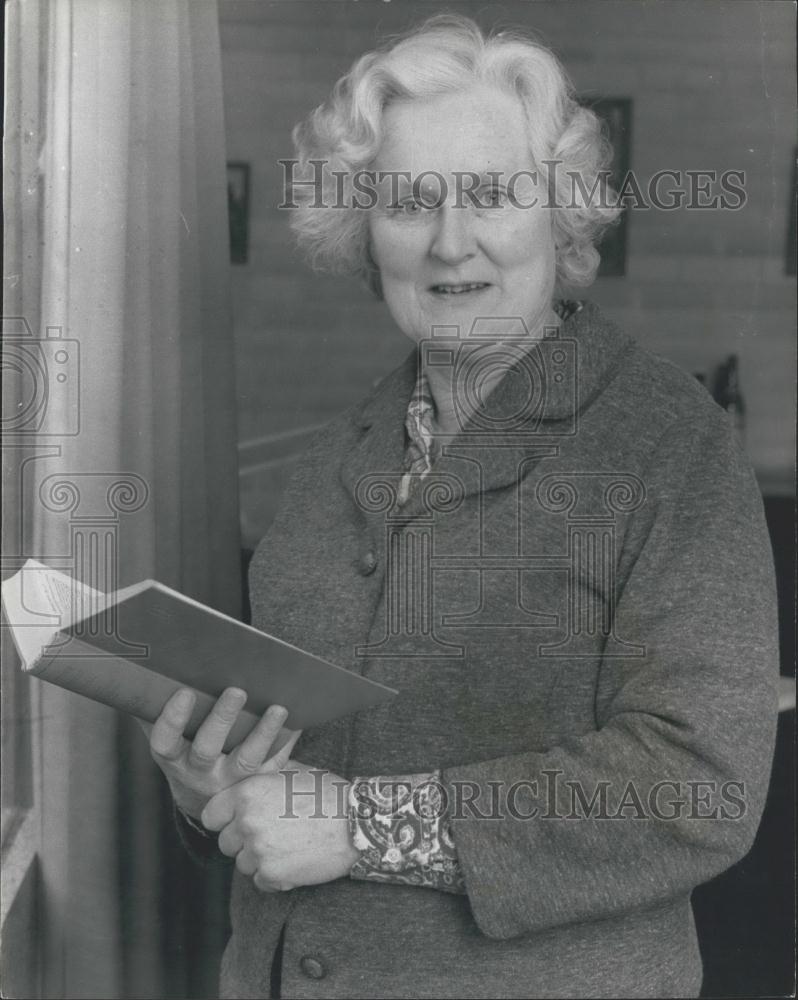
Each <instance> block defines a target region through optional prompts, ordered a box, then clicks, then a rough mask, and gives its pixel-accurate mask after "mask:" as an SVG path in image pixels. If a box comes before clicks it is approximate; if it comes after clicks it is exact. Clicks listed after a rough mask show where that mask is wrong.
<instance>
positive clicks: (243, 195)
mask: <svg viewBox="0 0 798 1000" xmlns="http://www.w3.org/2000/svg"><path fill="white" fill-rule="evenodd" d="M227 211H228V216H229V220H230V263H231V264H246V263H247V257H248V255H249V164H248V163H242V162H240V161H234V162H229V163H228V164H227Z"/></svg>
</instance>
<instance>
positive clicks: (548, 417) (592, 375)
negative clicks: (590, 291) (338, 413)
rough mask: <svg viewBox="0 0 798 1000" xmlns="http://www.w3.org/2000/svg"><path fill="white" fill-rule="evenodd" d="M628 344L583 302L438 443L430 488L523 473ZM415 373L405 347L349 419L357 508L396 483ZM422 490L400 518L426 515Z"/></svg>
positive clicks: (348, 464)
mask: <svg viewBox="0 0 798 1000" xmlns="http://www.w3.org/2000/svg"><path fill="white" fill-rule="evenodd" d="M631 345H632V341H631V339H630V338H628V337H626V336H625V335H623V334H621V333H620V332H619V331H618V329H617V328H616V327H615V326H614V324H612V323H611V322H609V321H608V320H606V319H604V317H603V316H602V315H601V312H600V310H599V309H598V307H597V306H595V305H593V304H591V303H585V305H584V306H583V308H582V309H581V310H580V311H579V312H577V313H575V314H573V315H572V316H571V317H570V318H568V319H567V320H566V321H565V322H564V323H563V324H562V325H561V327H560V330H559V335H558V336H557V337H556V338H552V339H548V340H544V341H531V342H530V346H529V349H528V350H526V349H525V350H524V351H523V352H521V354H520V355H519V359H518V360H517V361H516V362H515V363H514V364H513V365H512V366H511V367H510V368H509V369H508V372H507V374H506V375H505V376H504V377H503V378H502V380H501V381H500V382H499V384H498V385H497V386H496V387H495V389H494V390H493V391H492V392H491V394H490V395H489V396H488V398H487V400H486V402H485V404H484V406H483V407H481V408H480V409H479V410H478V411H477V413H476V414H474V416H473V417H472V418H471V419H469V420H464V426H463V427H462V429H461V431H460V432H459V433H458V434H457V435H455V436H453V437H452V438H451V439H448V440H446V441H445V442H444V443H443V447H442V451H441V455H440V457H439V458H438V460H437V461H436V463H435V465H434V466H433V469H432V471H431V472H430V473H429V477H428V479H429V482H430V484H431V483H432V482H434V481H437V482H438V483H446V484H447V485H449V486H452V487H453V488H455V489H459V490H460V491H461V492H463V493H464V494H465V495H468V494H470V493H474V492H478V491H480V490H482V491H485V490H492V489H498V488H500V487H502V486H507V485H509V484H510V483H512V482H515V481H517V480H518V479H519V478H522V477H523V476H524V475H525V474H526V472H527V471H528V470H529V468H530V467H531V465H533V464H534V463H535V462H536V461H538V460H540V458H542V457H544V456H545V455H554V454H557V453H558V450H559V447H560V446H561V445H562V444H563V443H564V441H566V440H567V439H568V438H571V437H573V436H574V434H576V433H577V431H578V427H579V424H580V422H581V421H582V420H583V419H584V416H585V414H586V412H587V410H588V409H589V408H590V406H591V405H592V404H593V403H594V402H595V400H596V399H597V398H598V396H599V395H600V394H601V393H602V391H603V390H604V388H605V387H606V386H607V385H608V384H609V382H610V381H611V380H612V378H613V377H614V375H615V374H616V373H617V371H618V369H619V367H620V365H621V364H622V361H623V358H624V356H625V355H626V353H627V352H628V351H629V349H630V348H631ZM524 346H525V345H524ZM417 371H418V353H417V351H416V350H413V351H412V352H411V353H410V354H409V355H408V357H407V358H406V359H405V361H404V362H403V363H402V364H401V365H400V366H399V367H398V368H397V369H395V370H394V371H393V372H392V373H391V374H390V375H388V376H387V377H386V378H385V379H383V381H382V382H381V383H380V384H379V385H378V386H377V388H376V389H375V390H374V392H373V393H372V395H371V396H370V397H369V398H368V399H367V400H366V401H365V403H364V404H363V406H362V407H361V408H360V409H359V410H358V411H356V412H355V414H354V416H353V421H354V423H355V425H356V426H357V427H358V429H359V431H360V437H359V440H358V441H357V443H356V444H355V445H354V447H353V448H352V449H351V450H350V451H349V452H348V454H347V455H345V457H344V460H343V463H342V466H341V478H342V481H343V483H344V485H345V486H346V487H347V489H348V490H349V492H350V493H351V494H352V495H353V497H355V500H356V502H357V503H358V504H359V505H361V506H362V503H363V500H364V496H366V495H368V494H369V492H370V491H371V492H372V493H373V491H374V490H375V489H376V487H377V484H378V483H379V482H380V481H382V482H384V483H385V484H386V485H387V484H390V485H389V486H387V488H388V491H389V492H390V489H396V487H397V486H398V482H399V479H400V477H401V473H402V466H403V461H404V453H405V441H406V439H405V428H404V422H405V416H406V413H407V406H408V402H409V400H410V396H411V393H412V392H413V389H414V387H415V383H416V376H417ZM497 430H498V432H497ZM464 460H465V463H466V464H464ZM464 470H466V472H465V474H464ZM449 477H454V478H453V479H450V478H449ZM424 482H425V483H426V482H427V480H426V479H425V480H424ZM458 483H459V484H460V485H458ZM423 494H424V490H423V489H422V490H420V491H419V490H417V489H416V490H414V491H413V493H412V494H411V497H410V500H409V501H408V503H407V505H406V506H405V507H404V508H403V509H402V512H401V517H400V519H401V520H408V519H410V518H414V517H417V516H419V515H420V514H423V513H424V512H425V510H426V508H425V503H424V496H423ZM385 495H386V496H387V494H385ZM366 502H367V504H368V503H370V502H371V501H370V500H367V501H366ZM383 516H384V514H383Z"/></svg>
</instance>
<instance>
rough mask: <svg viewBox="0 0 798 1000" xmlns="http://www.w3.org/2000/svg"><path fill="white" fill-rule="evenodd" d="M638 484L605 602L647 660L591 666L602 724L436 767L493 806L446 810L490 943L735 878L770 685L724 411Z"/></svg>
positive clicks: (763, 751) (767, 574)
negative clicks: (614, 584)
mask: <svg viewBox="0 0 798 1000" xmlns="http://www.w3.org/2000/svg"><path fill="white" fill-rule="evenodd" d="M645 485H646V488H647V501H646V504H645V505H644V507H643V508H642V509H641V511H639V512H637V514H636V515H635V520H634V524H633V525H631V526H630V528H629V531H628V532H627V538H626V542H625V543H624V550H623V551H622V552H621V555H620V557H619V564H620V563H623V561H624V559H625V560H626V561H627V565H626V568H625V570H624V573H623V576H622V577H621V576H620V574H619V578H620V579H621V586H622V589H621V591H620V593H619V594H618V596H617V604H616V622H617V629H616V631H617V634H618V635H620V636H622V637H623V638H624V640H627V641H631V642H637V643H640V644H642V645H644V647H645V655H644V656H643V657H641V658H639V659H630V660H623V659H617V658H616V659H611V658H607V659H605V660H604V662H603V663H602V666H601V670H600V674H599V680H598V686H597V690H596V702H595V704H596V712H595V716H596V728H595V731H591V732H588V733H586V734H583V735H580V736H577V737H574V738H573V739H565V740H563V741H562V742H561V743H560V744H559V745H557V746H552V747H551V748H550V749H548V750H546V751H545V752H540V753H538V752H534V753H528V754H522V755H516V756H512V757H505V758H500V759H497V760H492V761H487V762H483V763H479V764H475V765H465V766H458V767H453V768H449V769H447V770H445V771H444V775H443V777H444V781H445V783H446V787H447V789H448V792H449V795H450V798H451V799H452V800H454V801H457V791H456V789H455V787H454V786H455V784H457V783H467V784H470V786H471V787H472V788H473V787H478V788H479V790H480V797H479V798H478V799H477V801H483V802H485V801H493V802H494V805H493V807H492V808H491V809H490V815H491V816H493V817H494V818H493V819H490V820H488V819H484V818H482V817H481V816H479V815H477V814H476V810H474V809H463V810H460V811H459V812H458V810H455V812H454V814H453V816H452V830H453V837H454V842H455V846H456V849H457V856H458V859H459V861H460V864H461V865H462V869H463V873H464V877H465V884H466V889H467V892H468V896H469V900H470V904H471V908H472V911H473V914H474V917H475V920H476V921H477V924H478V925H479V927H480V929H481V930H482V931H483V933H485V934H486V935H488V936H489V937H493V938H510V937H513V936H516V935H520V934H524V933H528V932H534V931H542V930H545V929H547V928H551V927H554V926H557V925H560V924H566V923H569V922H574V921H586V920H593V919H600V918H603V917H608V916H611V915H617V914H619V913H622V912H624V911H631V910H633V909H636V908H639V907H647V906H651V905H656V904H657V902H658V901H664V900H665V899H667V898H669V897H674V896H677V895H679V894H683V893H687V892H689V891H690V890H691V889H692V888H693V887H694V886H696V885H697V884H699V883H701V882H705V881H707V880H708V879H710V878H712V877H713V876H715V875H716V874H717V873H719V872H721V871H723V870H724V869H725V868H727V867H729V866H730V865H731V864H733V863H734V862H735V861H737V860H738V859H739V858H741V857H742V856H743V855H745V854H746V853H747V852H748V850H749V849H750V847H751V844H752V842H753V839H754V836H755V834H756V830H757V826H758V823H759V818H760V815H761V811H762V808H763V805H764V801H765V797H766V794H767V785H768V779H769V773H770V766H771V761H772V755H773V747H774V741H775V725H776V711H777V696H776V678H777V674H778V645H777V623H776V598H775V580H774V572H773V567H772V555H771V549H770V541H769V536H768V533H767V528H766V525H765V521H764V516H763V509H762V501H761V497H760V494H759V490H758V488H757V485H756V482H755V480H754V477H753V474H752V472H751V470H750V467H749V465H748V462H747V460H746V458H745V457H744V455H743V454H742V453H741V449H740V448H739V446H738V445H737V442H736V440H735V439H734V437H733V435H732V433H731V429H730V427H729V426H728V423H727V421H726V419H725V417H724V415H722V414H718V415H717V420H714V421H712V422H711V425H710V426H708V427H703V428H698V429H697V428H696V426H695V424H693V423H687V422H684V423H679V424H678V425H676V426H674V427H672V428H671V429H670V430H669V431H668V432H667V433H666V434H665V436H664V437H663V439H662V441H661V442H660V446H659V447H658V449H657V450H656V453H655V454H654V455H653V457H652V460H651V463H650V467H649V473H648V475H647V477H646V482H645ZM496 789H498V790H499V791H498V797H496ZM489 792H490V793H492V795H493V796H494V798H493V799H492V800H491V795H490V794H488V793H489ZM483 793H484V794H483ZM591 800H592V801H591ZM482 812H483V814H484V812H485V810H482ZM495 817H498V818H495Z"/></svg>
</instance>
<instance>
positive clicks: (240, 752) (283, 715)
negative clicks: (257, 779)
mask: <svg viewBox="0 0 798 1000" xmlns="http://www.w3.org/2000/svg"><path fill="white" fill-rule="evenodd" d="M287 718H288V711H287V710H286V709H284V708H283V707H282V705H271V706H270V707H269V708H267V709H266V711H265V712H264V713H263V715H262V716H261V717H260V719H258V722H257V724H256V725H255V727H254V728H253V730H252V732H251V733H249V735H248V736H247V737H246V739H244V740H242V742H241V743H240V744H239V745H238V746H237V747H236V748H235V750H233V751H232V752H231V754H230V757H229V762H230V766H231V767H232V768H234V769H235V770H236V771H238V772H239V773H240V774H242V775H246V774H255V773H256V772H257V770H258V768H259V767H260V766H261V764H262V763H263V762H264V761H265V760H266V758H267V757H268V756H269V751H270V750H271V748H272V744H273V743H274V741H275V740H276V739H277V737H278V736H279V734H280V731H281V729H282V727H283V723H284V722H285V720H286V719H287ZM294 742H296V740H294ZM292 745H293V744H292ZM290 752H291V751H290V750H289V754H290ZM287 759H288V758H287V757H286V760H287Z"/></svg>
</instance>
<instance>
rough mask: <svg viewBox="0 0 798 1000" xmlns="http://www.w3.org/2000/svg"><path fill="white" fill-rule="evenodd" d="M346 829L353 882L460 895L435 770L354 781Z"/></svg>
mask: <svg viewBox="0 0 798 1000" xmlns="http://www.w3.org/2000/svg"><path fill="white" fill-rule="evenodd" d="M349 830H350V832H351V835H352V842H353V844H354V845H355V847H356V848H357V850H359V851H360V858H359V859H358V860H357V861H356V862H355V864H354V865H353V867H352V870H351V872H350V874H351V876H352V877H353V878H359V879H368V880H370V881H374V882H395V883H399V884H402V885H418V886H426V887H428V888H431V889H442V890H443V891H444V892H458V893H464V892H465V885H464V882H463V875H462V870H461V868H460V863H459V862H458V860H457V851H456V849H455V846H454V841H453V839H452V830H451V824H450V822H449V810H448V805H447V797H446V790H445V788H444V786H443V784H442V782H441V773H440V771H431V772H429V773H427V774H406V775H397V776H395V777H383V776H379V777H374V778H355V779H354V780H353V781H352V784H351V786H350V789H349Z"/></svg>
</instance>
